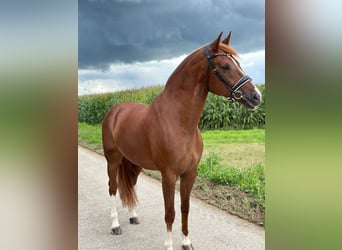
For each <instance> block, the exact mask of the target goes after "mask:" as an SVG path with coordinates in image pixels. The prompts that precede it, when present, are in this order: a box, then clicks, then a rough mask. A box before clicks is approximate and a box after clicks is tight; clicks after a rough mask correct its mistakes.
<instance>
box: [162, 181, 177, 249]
mask: <svg viewBox="0 0 342 250" xmlns="http://www.w3.org/2000/svg"><path fill="white" fill-rule="evenodd" d="M176 180H177V176H176V175H170V174H162V186H163V195H164V208H165V223H166V230H167V239H166V241H165V247H166V249H167V250H173V247H172V246H173V242H172V224H173V222H174V220H175V206H174V198H175V186H176Z"/></svg>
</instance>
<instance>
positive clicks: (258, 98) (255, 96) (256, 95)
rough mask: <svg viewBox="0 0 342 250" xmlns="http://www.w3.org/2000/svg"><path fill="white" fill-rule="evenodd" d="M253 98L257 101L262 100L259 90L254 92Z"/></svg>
mask: <svg viewBox="0 0 342 250" xmlns="http://www.w3.org/2000/svg"><path fill="white" fill-rule="evenodd" d="M253 99H254V100H256V101H260V96H259V94H258V93H257V92H255V93H254V94H253Z"/></svg>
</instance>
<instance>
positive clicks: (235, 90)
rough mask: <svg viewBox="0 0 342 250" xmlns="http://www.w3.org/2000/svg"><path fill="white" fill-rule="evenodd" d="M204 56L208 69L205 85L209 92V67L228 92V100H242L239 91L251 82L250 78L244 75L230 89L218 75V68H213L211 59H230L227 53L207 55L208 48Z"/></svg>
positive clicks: (207, 47)
mask: <svg viewBox="0 0 342 250" xmlns="http://www.w3.org/2000/svg"><path fill="white" fill-rule="evenodd" d="M204 50H205V56H206V57H207V59H208V67H207V75H206V84H207V86H208V90H209V67H211V68H212V70H213V72H214V74H215V75H216V77H217V78H218V79H219V80H220V81H221V82H222V83H223V85H224V86H225V87H226V88H227V89H228V90H229V91H230V96H229V97H228V99H229V100H232V101H234V100H239V99H242V98H244V97H243V94H242V92H241V91H240V90H239V88H241V87H242V86H244V85H245V84H246V83H247V82H249V81H251V80H252V78H250V77H249V76H248V75H246V74H244V75H243V76H242V77H241V78H240V80H238V81H237V82H236V83H235V84H234V85H233V87H231V86H230V85H229V84H228V83H227V82H226V80H225V79H224V78H223V77H222V75H221V74H220V72H219V70H218V68H217V67H216V66H215V64H214V63H213V61H212V59H213V58H215V57H217V56H227V57H230V56H231V55H230V54H227V53H215V54H209V46H206V47H205V49H204Z"/></svg>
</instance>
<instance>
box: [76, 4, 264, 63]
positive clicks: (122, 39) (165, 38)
mask: <svg viewBox="0 0 342 250" xmlns="http://www.w3.org/2000/svg"><path fill="white" fill-rule="evenodd" d="M78 19H79V22H78V24H79V34H78V35H79V43H78V46H79V53H78V57H79V68H83V69H85V68H102V69H106V68H107V67H108V66H109V64H110V63H115V62H123V63H132V62H136V61H148V60H158V59H165V58H171V57H175V56H179V55H181V54H184V53H189V52H190V51H192V50H194V49H196V48H198V47H199V46H201V45H203V44H205V43H208V42H209V41H212V40H213V39H214V38H215V37H216V36H217V35H218V34H219V32H221V31H224V32H225V34H227V32H228V31H229V30H232V32H233V35H232V40H231V44H232V46H233V47H234V48H236V49H237V50H238V51H239V53H246V52H251V51H255V50H260V49H263V48H264V1H259V0H248V1H247V0H244V1H241V0H216V1H214V0H212V1H210V0H207V1H204V0H203V1H200V0H190V1H185V0H173V1H164V0H145V1H144V0H88V1H86V0H79V17H78Z"/></svg>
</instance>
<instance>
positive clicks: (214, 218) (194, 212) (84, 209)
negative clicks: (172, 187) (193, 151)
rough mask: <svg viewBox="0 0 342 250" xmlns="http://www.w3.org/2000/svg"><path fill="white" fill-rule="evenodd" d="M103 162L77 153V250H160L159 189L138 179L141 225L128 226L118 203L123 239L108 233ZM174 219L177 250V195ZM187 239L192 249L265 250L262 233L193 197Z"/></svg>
mask: <svg viewBox="0 0 342 250" xmlns="http://www.w3.org/2000/svg"><path fill="white" fill-rule="evenodd" d="M107 183H108V179H107V169H106V160H105V158H104V157H103V156H101V155H98V154H96V153H94V152H92V151H89V150H87V149H84V148H82V147H79V148H78V248H79V249H115V250H121V249H125V250H133V249H144V250H154V249H156V250H163V249H164V241H165V239H166V226H165V223H164V208H163V196H162V189H161V184H160V183H159V182H158V181H156V180H154V179H152V178H150V177H147V176H144V175H143V174H141V175H140V176H139V179H138V184H137V193H138V198H139V205H138V207H137V209H136V211H137V214H138V217H139V220H140V224H139V225H131V224H129V219H128V211H127V209H124V208H122V207H121V202H120V201H118V204H119V205H118V213H119V222H120V224H121V228H122V232H123V233H122V234H121V235H119V236H115V235H112V234H111V233H110V227H111V218H110V200H109V195H108V191H107V190H108V186H107ZM175 204H176V205H175V206H176V207H175V208H176V219H175V222H174V224H173V235H172V236H173V246H174V249H175V250H176V249H181V243H182V240H183V237H182V232H181V222H180V202H179V193H178V192H176V197H175ZM190 206H191V207H190V215H189V236H190V240H191V241H192V243H193V246H194V248H195V249H196V250H202V249H203V250H212V249H213V250H216V249H224V250H226V249H227V250H228V249H229V250H234V249H251V250H258V249H265V242H264V239H265V231H264V229H263V228H261V227H259V226H256V225H254V224H251V223H249V222H247V221H245V220H242V219H240V218H237V217H235V216H232V215H230V214H227V213H226V212H224V211H221V210H219V209H217V208H215V207H212V206H210V205H207V204H205V203H204V202H202V201H200V200H198V199H195V198H191V205H190Z"/></svg>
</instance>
